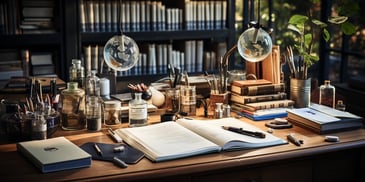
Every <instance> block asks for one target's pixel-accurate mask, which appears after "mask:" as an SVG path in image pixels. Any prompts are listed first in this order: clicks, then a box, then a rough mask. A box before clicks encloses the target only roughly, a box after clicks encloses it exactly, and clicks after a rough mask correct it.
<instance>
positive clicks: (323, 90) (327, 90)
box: [319, 80, 336, 108]
mask: <svg viewBox="0 0 365 182" xmlns="http://www.w3.org/2000/svg"><path fill="white" fill-rule="evenodd" d="M335 93H336V92H335V87H334V86H333V85H331V81H329V80H325V81H324V85H321V86H320V87H319V104H321V105H325V106H328V107H332V108H335Z"/></svg>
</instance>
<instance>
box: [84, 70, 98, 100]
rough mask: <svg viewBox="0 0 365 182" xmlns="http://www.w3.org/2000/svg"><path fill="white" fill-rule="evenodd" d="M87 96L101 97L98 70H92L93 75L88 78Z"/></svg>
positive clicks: (86, 83) (86, 84)
mask: <svg viewBox="0 0 365 182" xmlns="http://www.w3.org/2000/svg"><path fill="white" fill-rule="evenodd" d="M85 94H86V95H87V96H96V97H99V96H100V78H99V77H97V76H96V70H91V74H90V75H88V76H87V77H86V81H85Z"/></svg>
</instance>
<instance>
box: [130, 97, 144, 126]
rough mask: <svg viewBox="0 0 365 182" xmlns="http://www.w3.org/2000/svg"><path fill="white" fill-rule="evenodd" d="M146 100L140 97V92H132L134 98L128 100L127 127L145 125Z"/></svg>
mask: <svg viewBox="0 0 365 182" xmlns="http://www.w3.org/2000/svg"><path fill="white" fill-rule="evenodd" d="M147 117H148V115H147V102H146V101H145V100H143V99H142V93H140V92H136V93H134V99H133V100H131V101H129V127H138V126H145V125H147Z"/></svg>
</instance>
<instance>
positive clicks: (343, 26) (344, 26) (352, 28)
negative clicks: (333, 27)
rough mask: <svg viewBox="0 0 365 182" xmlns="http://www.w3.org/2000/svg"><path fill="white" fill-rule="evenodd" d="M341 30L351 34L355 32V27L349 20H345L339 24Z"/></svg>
mask: <svg viewBox="0 0 365 182" xmlns="http://www.w3.org/2000/svg"><path fill="white" fill-rule="evenodd" d="M341 30H342V32H343V33H344V34H345V35H351V34H354V33H355V32H356V27H355V25H354V24H352V23H350V22H345V23H343V24H341Z"/></svg>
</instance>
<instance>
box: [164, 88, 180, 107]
mask: <svg viewBox="0 0 365 182" xmlns="http://www.w3.org/2000/svg"><path fill="white" fill-rule="evenodd" d="M165 95H166V99H165V107H166V113H177V112H179V110H180V90H179V89H176V88H169V89H166V91H165Z"/></svg>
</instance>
